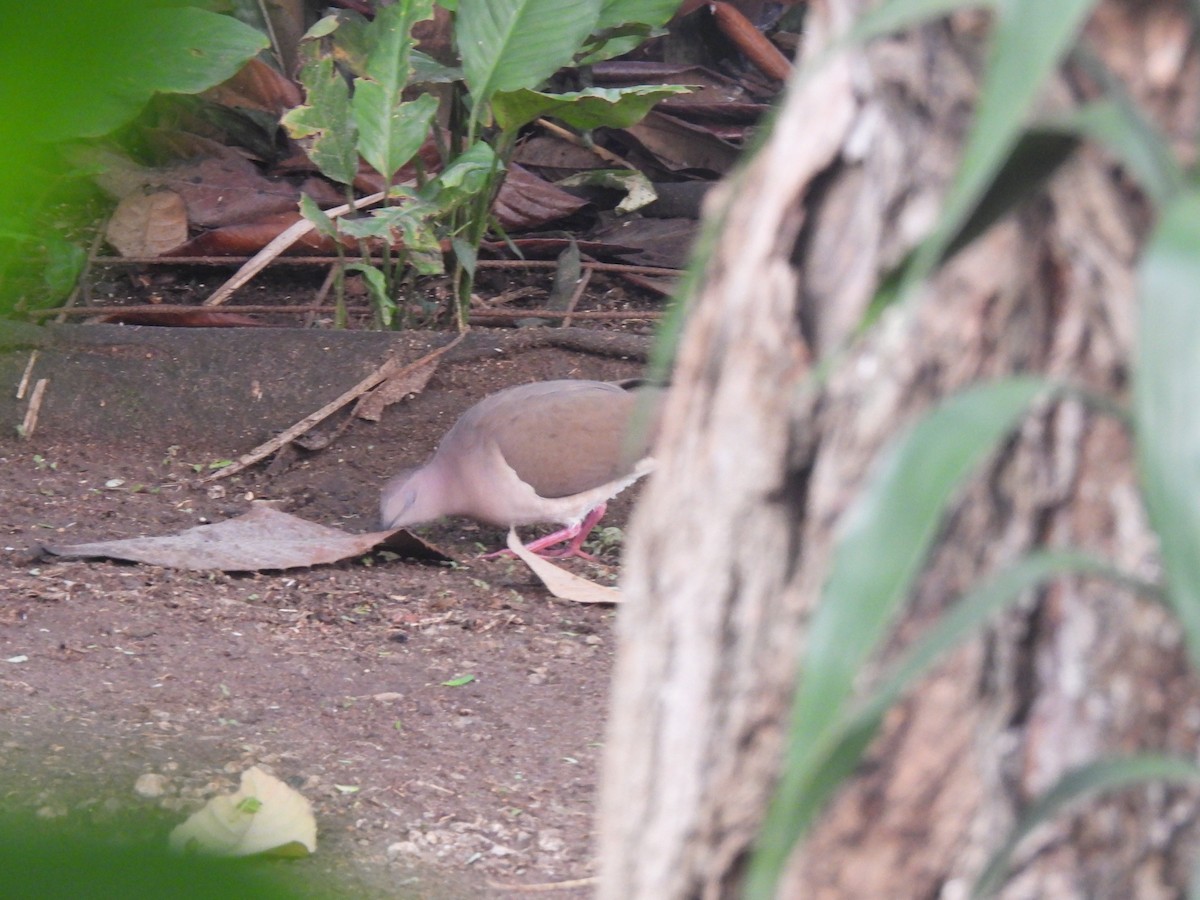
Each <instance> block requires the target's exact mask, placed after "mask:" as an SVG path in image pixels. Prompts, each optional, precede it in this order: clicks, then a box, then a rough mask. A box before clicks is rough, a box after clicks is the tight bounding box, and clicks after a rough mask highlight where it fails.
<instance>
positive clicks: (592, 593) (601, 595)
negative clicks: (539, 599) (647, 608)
mask: <svg viewBox="0 0 1200 900" xmlns="http://www.w3.org/2000/svg"><path fill="white" fill-rule="evenodd" d="M508 549H509V550H511V551H512V552H513V553H515V554H516V555H517V556H518V557H520V558H521V560H522V561H523V562H524V563H525V565H527V566H529V568H530V569H532V570H533V574H534V575H536V576H537V577H538V578H539V579H541V582H542V584H544V585H545V586H546V590H548V591H549V592H550V593H551V594H553V595H554V596H555V597H558V598H559V599H560V600H571V601H574V602H575V603H620V602H621V601H622V600H623V599H624V598H623V597H622V596H621V592H620V591H618V590H616V589H615V588H610V587H605V586H604V585H602V584H597V583H596V582H594V581H588V579H586V578H580V577H579V576H578V575H575V574H573V573H571V572H568V571H567V570H566V569H561V568H559V567H558V566H556V565H555V564H554V563H552V562H550V561H549V560H545V559H542V557H540V556H538V555H537V554H536V553H532V552H530V551H529V550H528V549H526V547H525V545H524V544H523V543H521V539H520V538H519V537H517V530H516V529H515V528H510V529H509V530H508Z"/></svg>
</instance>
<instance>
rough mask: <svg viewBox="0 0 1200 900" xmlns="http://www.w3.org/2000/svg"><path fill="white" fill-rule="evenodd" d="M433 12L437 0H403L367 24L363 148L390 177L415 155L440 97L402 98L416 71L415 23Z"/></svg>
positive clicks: (358, 99) (358, 113)
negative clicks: (412, 58)
mask: <svg viewBox="0 0 1200 900" xmlns="http://www.w3.org/2000/svg"><path fill="white" fill-rule="evenodd" d="M432 16H433V0H400V2H397V3H393V4H392V5H391V6H384V7H381V8H380V9H379V11H378V12H377V14H376V16H375V20H374V21H373V22H371V24H370V25H368V26H367V27H366V29H365V35H364V37H365V43H366V45H367V55H366V60H365V63H364V71H363V73H362V75H361V77H359V78H357V79H355V82H354V101H353V109H354V121H355V123H356V124H357V125H358V135H359V136H358V150H359V153H361V154H362V157H363V159H365V160H366V161H367V162H368V163H370V164H371V165H372V166H373V167H374V168H375V171H377V172H379V174H380V175H382V176H383V177H384V178H385V179H387V180H388V181H390V180H391V178H392V176H394V175H395V174H396V172H397V171H398V170H399V169H400V167H401V166H403V165H404V164H405V163H407V162H408V161H409V160H410V159H412V158H413V156H414V155H416V152H417V151H418V150H419V149H420V148H421V144H422V142H424V140H425V136H426V134H428V131H429V125H430V122H431V121H432V119H433V114H434V113H435V112H436V111H437V98H436V97H434V96H432V95H430V94H425V95H423V96H421V97H419V98H418V99H417V100H415V101H413V102H411V103H404V102H403V95H404V89H405V88H406V87H407V86H408V82H409V78H410V77H411V75H412V63H411V55H412V49H413V39H412V28H413V25H415V24H416V23H417V22H420V21H422V20H424V19H429V18H431V17H432Z"/></svg>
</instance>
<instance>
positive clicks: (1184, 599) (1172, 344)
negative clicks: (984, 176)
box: [1133, 188, 1200, 665]
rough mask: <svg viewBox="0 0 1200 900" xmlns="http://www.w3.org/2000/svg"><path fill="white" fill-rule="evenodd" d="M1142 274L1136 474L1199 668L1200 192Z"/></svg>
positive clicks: (1186, 202) (1160, 233)
mask: <svg viewBox="0 0 1200 900" xmlns="http://www.w3.org/2000/svg"><path fill="white" fill-rule="evenodd" d="M1140 276H1141V313H1140V322H1139V328H1138V339H1137V355H1136V359H1135V368H1134V392H1133V396H1134V421H1135V423H1136V426H1135V427H1136V434H1137V454H1138V469H1139V473H1140V475H1141V482H1142V492H1143V495H1144V497H1145V503H1146V510H1147V512H1148V513H1149V516H1150V524H1151V525H1152V526H1153V527H1154V530H1155V531H1156V532H1157V533H1158V539H1159V548H1160V552H1161V554H1162V561H1163V568H1164V570H1165V572H1166V581H1167V596H1168V598H1169V599H1170V602H1171V604H1172V606H1173V607H1174V609H1175V612H1176V614H1177V615H1178V616H1179V620H1180V622H1181V623H1182V624H1183V628H1184V632H1185V634H1186V637H1187V642H1188V648H1189V651H1190V652H1191V657H1192V661H1193V663H1194V664H1195V665H1200V401H1198V400H1197V398H1200V190H1197V189H1195V188H1193V189H1191V190H1188V191H1187V192H1185V193H1183V194H1182V195H1180V196H1179V197H1178V198H1177V199H1176V201H1175V202H1174V203H1171V204H1170V205H1168V206H1167V207H1166V209H1164V210H1163V215H1162V220H1161V221H1160V222H1159V225H1158V228H1157V229H1156V230H1155V232H1154V234H1153V236H1152V237H1151V239H1150V242H1149V244H1148V245H1147V248H1146V252H1145V256H1144V257H1143V260H1142V266H1141V272H1140Z"/></svg>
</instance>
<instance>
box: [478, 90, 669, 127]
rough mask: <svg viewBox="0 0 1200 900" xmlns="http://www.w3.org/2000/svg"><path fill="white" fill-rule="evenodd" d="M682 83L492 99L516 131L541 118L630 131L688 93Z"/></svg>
mask: <svg viewBox="0 0 1200 900" xmlns="http://www.w3.org/2000/svg"><path fill="white" fill-rule="evenodd" d="M690 90H691V88H688V87H685V86H683V85H678V84H643V85H637V86H635V87H627V88H586V89H585V90H582V91H572V92H570V93H566V94H547V93H544V92H542V91H531V90H527V89H526V90H519V91H505V92H501V93H498V94H496V95H495V96H494V97H492V111H493V112H494V113H495V115H496V124H498V125H499V126H500V127H501V128H503V129H504V130H505V131H515V130H516V129H518V128H520V127H521V126H522V125H525V124H527V123H529V122H532V121H533V120H534V119H537V118H539V117H541V116H550V117H552V118H555V119H559V120H561V121H563V122H566V123H567V124H568V125H571V126H573V127H575V128H578V129H580V130H581V131H587V130H590V129H592V128H601V127H607V128H628V127H629V126H630V125H636V124H637V123H638V122H640V121H641V120H642V119H643V118H644V117H645V115H646V113H648V112H650V110H651V109H653V108H654V105H655V104H656V103H658V102H659V101H660V100H665V99H666V98H667V97H671V96H674V95H675V94H686V93H688V92H689V91H690Z"/></svg>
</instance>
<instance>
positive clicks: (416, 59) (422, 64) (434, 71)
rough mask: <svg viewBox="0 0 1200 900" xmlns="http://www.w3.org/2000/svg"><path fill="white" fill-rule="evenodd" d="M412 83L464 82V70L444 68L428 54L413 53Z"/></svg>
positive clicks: (414, 51)
mask: <svg viewBox="0 0 1200 900" xmlns="http://www.w3.org/2000/svg"><path fill="white" fill-rule="evenodd" d="M411 59H412V67H413V74H412V81H413V82H415V83H416V84H449V83H451V82H453V81H462V77H463V73H462V69H459V68H452V67H450V66H444V65H442V64H441V63H440V62H438V61H437V60H436V59H434V58H433V57H432V56H430V55H429V54H428V53H422V52H421V51H420V50H413V52H412V57H411Z"/></svg>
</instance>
